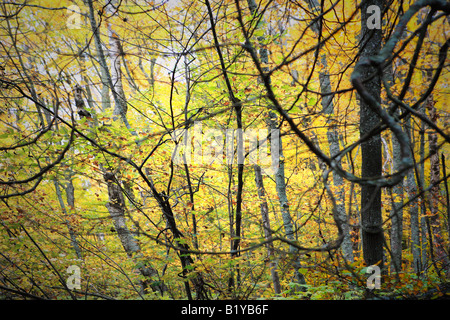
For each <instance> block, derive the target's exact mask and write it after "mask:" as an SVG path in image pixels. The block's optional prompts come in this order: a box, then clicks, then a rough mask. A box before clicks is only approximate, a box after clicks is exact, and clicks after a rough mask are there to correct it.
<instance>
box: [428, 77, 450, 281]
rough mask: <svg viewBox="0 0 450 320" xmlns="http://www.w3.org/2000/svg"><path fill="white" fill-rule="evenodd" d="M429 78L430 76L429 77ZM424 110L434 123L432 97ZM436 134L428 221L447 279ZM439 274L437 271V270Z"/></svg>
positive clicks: (449, 273) (432, 147) (432, 137)
mask: <svg viewBox="0 0 450 320" xmlns="http://www.w3.org/2000/svg"><path fill="white" fill-rule="evenodd" d="M430 78H431V76H430ZM426 108H427V109H428V112H429V115H430V119H431V121H432V122H433V123H436V120H437V113H436V108H435V106H434V101H433V96H432V95H430V96H429V97H428V98H427V101H426ZM437 140H438V139H437V133H436V132H430V133H429V141H430V144H429V148H430V187H431V191H430V214H429V215H428V219H429V221H430V224H431V230H432V232H433V237H434V241H433V242H434V246H435V252H436V263H437V264H438V268H441V269H442V270H443V271H444V272H445V274H446V276H447V278H450V259H449V257H448V254H447V252H446V248H445V242H444V237H443V235H442V230H441V224H440V219H439V196H440V192H439V190H440V186H439V180H440V168H439V167H440V166H439V162H440V161H439V147H438V141H437ZM438 272H439V270H438Z"/></svg>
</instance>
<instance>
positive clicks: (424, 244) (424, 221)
mask: <svg viewBox="0 0 450 320" xmlns="http://www.w3.org/2000/svg"><path fill="white" fill-rule="evenodd" d="M424 111H425V110H424ZM419 153H420V165H419V183H420V185H419V186H420V189H419V190H420V191H421V192H422V202H421V205H420V213H421V216H422V218H421V219H420V225H421V237H422V246H421V261H422V266H421V269H422V270H425V269H426V265H427V245H428V240H427V210H426V205H425V204H426V196H425V195H424V194H423V190H424V189H425V188H426V187H425V124H424V123H423V122H422V124H421V129H420V151H419Z"/></svg>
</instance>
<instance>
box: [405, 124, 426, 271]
mask: <svg viewBox="0 0 450 320" xmlns="http://www.w3.org/2000/svg"><path fill="white" fill-rule="evenodd" d="M405 130H406V132H408V135H409V140H410V141H413V139H412V136H413V134H414V130H413V128H412V127H411V118H408V119H407V121H406V126H405ZM412 148H413V149H412V153H413V154H414V143H413V144H412ZM416 167H417V166H416ZM414 171H415V168H413V169H411V170H409V171H408V174H407V175H406V193H407V195H408V199H409V200H410V201H411V199H412V198H413V197H415V196H417V184H416V180H415V178H414ZM409 216H410V218H409V219H410V224H411V252H412V255H413V267H414V271H415V272H416V273H417V274H420V273H421V272H422V261H421V260H422V259H421V254H420V224H419V205H418V203H417V200H414V201H412V203H410V204H409Z"/></svg>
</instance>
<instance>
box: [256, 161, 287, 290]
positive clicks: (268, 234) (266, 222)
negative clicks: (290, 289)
mask: <svg viewBox="0 0 450 320" xmlns="http://www.w3.org/2000/svg"><path fill="white" fill-rule="evenodd" d="M253 168H254V170H255V182H256V188H257V189H258V197H259V201H260V208H261V219H262V224H263V229H264V238H265V239H266V241H268V242H267V244H266V248H267V259H268V260H269V268H270V273H271V275H272V282H273V288H274V291H275V293H276V294H280V293H281V284H280V278H279V276H278V271H277V264H276V262H275V261H274V260H273V259H274V257H275V249H274V247H273V242H271V240H272V229H271V228H270V219H269V207H268V205H267V199H266V193H265V190H264V182H263V177H262V174H261V167H260V166H259V165H257V164H255V165H254V166H253Z"/></svg>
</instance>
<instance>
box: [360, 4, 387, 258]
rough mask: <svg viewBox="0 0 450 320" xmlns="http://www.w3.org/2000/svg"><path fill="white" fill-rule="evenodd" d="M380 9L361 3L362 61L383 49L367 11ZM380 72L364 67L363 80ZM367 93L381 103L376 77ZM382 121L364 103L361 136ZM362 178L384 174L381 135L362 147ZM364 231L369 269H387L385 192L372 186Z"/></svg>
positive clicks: (364, 206)
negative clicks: (370, 27)
mask: <svg viewBox="0 0 450 320" xmlns="http://www.w3.org/2000/svg"><path fill="white" fill-rule="evenodd" d="M371 5H376V6H378V7H379V8H381V11H383V9H382V8H384V1H383V0H368V1H362V3H361V44H360V46H361V49H360V59H363V58H366V57H369V56H372V55H375V54H377V53H378V50H379V49H380V48H381V45H382V31H381V29H372V30H371V29H369V28H368V26H367V20H368V18H369V16H370V15H369V14H368V13H367V8H368V7H369V6H371ZM374 72H376V70H375V69H374V68H373V67H367V66H366V67H364V68H363V71H362V78H364V79H365V78H368V77H369V76H370V75H372V74H373V73H374ZM365 86H366V88H367V91H368V92H369V93H370V94H371V95H372V97H373V98H375V99H376V100H377V101H378V102H380V103H381V81H380V76H379V75H376V76H374V77H373V78H372V79H371V80H369V81H367V82H365ZM378 121H379V118H378V116H377V115H376V114H375V112H373V111H372V110H371V108H370V106H369V105H368V104H367V103H366V102H364V100H363V99H361V101H360V134H361V136H363V135H364V134H366V133H367V132H368V131H370V130H371V129H372V128H373V127H374V126H375V125H376V124H377V123H378ZM361 157H362V165H361V176H362V177H363V178H368V177H380V176H381V174H382V155H381V139H380V135H379V134H377V135H374V136H372V137H371V138H370V139H368V140H367V141H365V142H363V143H361ZM361 227H362V242H363V256H364V261H365V262H366V264H367V265H368V266H370V265H375V264H378V266H379V267H383V264H384V262H383V242H384V236H383V229H382V216H381V188H380V187H378V186H372V185H361Z"/></svg>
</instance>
